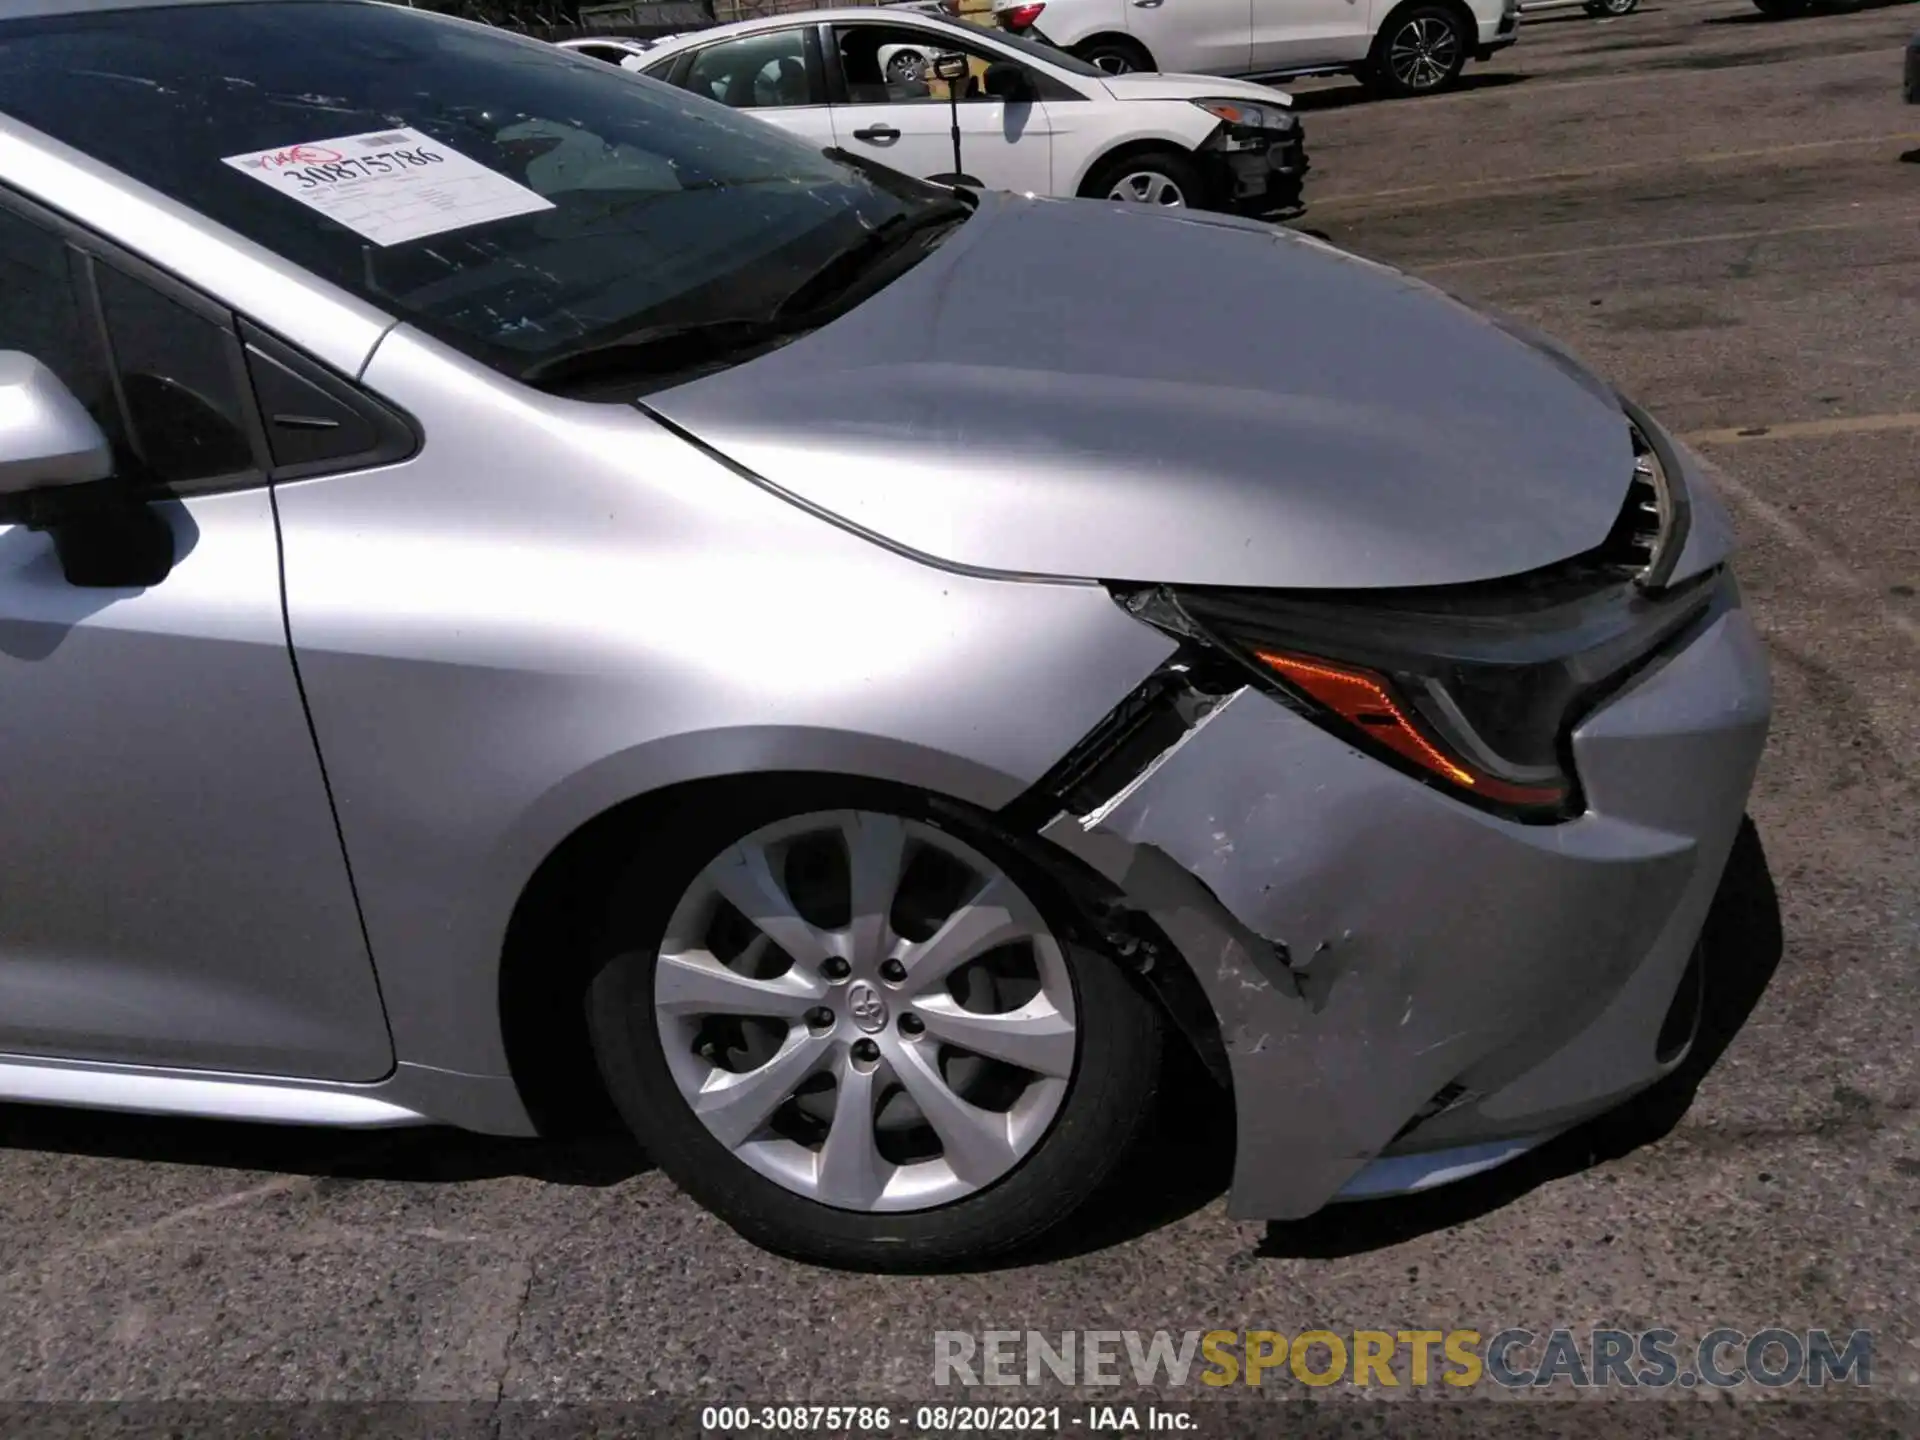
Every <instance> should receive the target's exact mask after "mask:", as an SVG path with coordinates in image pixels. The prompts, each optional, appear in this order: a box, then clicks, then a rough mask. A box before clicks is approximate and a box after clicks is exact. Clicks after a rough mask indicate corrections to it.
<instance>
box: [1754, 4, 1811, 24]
mask: <svg viewBox="0 0 1920 1440" xmlns="http://www.w3.org/2000/svg"><path fill="white" fill-rule="evenodd" d="M1753 8H1754V9H1756V10H1758V11H1759V12H1760V13H1761V14H1762V15H1765V16H1766V17H1767V18H1768V19H1769V20H1790V19H1792V18H1793V17H1794V16H1796V15H1804V14H1806V13H1807V11H1809V10H1810V9H1812V8H1813V7H1812V6H1811V5H1809V4H1807V0H1753Z"/></svg>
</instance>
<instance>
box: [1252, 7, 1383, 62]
mask: <svg viewBox="0 0 1920 1440" xmlns="http://www.w3.org/2000/svg"><path fill="white" fill-rule="evenodd" d="M1372 41H1373V29H1372V18H1371V10H1370V7H1369V0H1253V69H1254V71H1255V72H1256V73H1259V72H1263V71H1272V70H1287V69H1292V68H1294V67H1297V66H1307V65H1343V64H1347V63H1349V62H1351V61H1355V60H1362V59H1365V58H1366V54H1367V47H1368V46H1369V45H1370V44H1371V43H1372Z"/></svg>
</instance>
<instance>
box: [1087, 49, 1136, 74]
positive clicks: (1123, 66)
mask: <svg viewBox="0 0 1920 1440" xmlns="http://www.w3.org/2000/svg"><path fill="white" fill-rule="evenodd" d="M1090 63H1091V64H1092V65H1093V68H1094V69H1096V70H1098V71H1099V72H1100V73H1101V74H1103V75H1131V74H1133V61H1132V60H1130V59H1128V58H1127V57H1126V56H1125V55H1122V54H1121V53H1119V52H1118V51H1117V50H1102V51H1101V52H1100V53H1099V54H1098V55H1095V56H1094V57H1093V60H1092V61H1091V62H1090Z"/></svg>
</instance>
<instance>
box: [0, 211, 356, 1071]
mask: <svg viewBox="0 0 1920 1440" xmlns="http://www.w3.org/2000/svg"><path fill="white" fill-rule="evenodd" d="M104 248H105V247H99V246H95V245H94V244H93V243H92V242H91V241H89V240H87V239H86V238H85V237H77V236H74V235H73V234H71V233H70V232H69V231H67V230H66V229H65V228H64V227H62V226H60V225H59V224H58V223H57V222H55V221H54V220H52V218H51V217H49V216H48V215H46V214H44V213H43V212H40V211H38V210H37V209H35V208H34V207H32V206H30V205H27V204H25V203H24V202H15V201H13V200H10V199H9V198H7V196H6V194H5V192H0V350H18V351H24V352H26V353H27V354H29V355H32V356H33V357H34V358H35V359H37V360H39V361H40V362H41V364H43V365H45V366H46V367H47V368H49V369H50V370H52V371H53V372H54V373H55V374H56V375H58V376H59V377H60V379H61V380H63V381H64V382H65V383H66V385H67V387H68V388H69V389H70V390H72V391H73V392H74V393H75V394H76V395H77V396H79V397H80V399H81V400H82V401H83V403H85V404H86V405H87V406H88V408H89V409H90V410H91V411H92V412H93V414H94V417H95V418H96V419H97V420H98V421H99V422H100V424H101V428H102V429H103V430H105V431H106V432H107V434H108V436H109V437H110V438H111V439H112V440H113V441H114V442H115V447H114V448H115V453H116V462H117V464H118V466H119V469H120V474H119V475H118V476H117V477H116V478H117V479H120V480H122V481H124V482H125V483H128V484H140V485H142V486H143V487H144V486H152V487H154V489H155V493H165V494H172V495H173V496H175V497H176V498H173V499H170V500H163V501H161V502H159V503H158V504H157V505H156V509H157V510H158V512H159V513H160V514H162V515H163V516H164V517H165V519H166V521H167V523H168V524H169V525H170V526H171V528H172V531H173V536H174V554H175V557H176V558H175V564H174V568H173V570H172V572H171V573H170V574H168V575H167V576H166V578H165V579H163V580H161V581H160V582H159V583H157V584H153V585H150V586H147V587H144V588H141V587H136V586H132V585H128V586H122V587H119V588H82V587H79V586H76V585H73V584H70V583H69V582H68V580H67V578H66V574H65V571H64V570H63V567H62V565H61V562H60V559H59V557H58V555H57V554H56V553H55V550H54V546H53V543H52V541H51V539H50V538H49V537H48V536H47V535H46V534H44V533H41V532H38V531H33V530H29V529H27V528H26V527H25V526H23V525H11V526H9V525H6V524H4V523H0V1053H7V1054H13V1055H27V1056H39V1057H62V1058H67V1059H76V1060H88V1061H106V1062H120V1063H128V1064H138V1065H152V1066H171V1067H181V1068H189V1069H203V1070H220V1071H229V1072H250V1073H256V1074H276V1075H288V1076H301V1077H310V1078H316V1079H331V1080H374V1079H378V1078H379V1077H380V1076H382V1075H383V1074H385V1073H386V1072H387V1071H388V1070H389V1069H390V1068H391V1065H392V1060H393V1054H392V1048H391V1045H390V1043H389V1041H388V1036H387V1028H386V1018H385V1015H384V1012H383V1010H382V1007H381V1003H380V996H379V991H378V987H377V985H376V984H375V981H374V975H373V968H372V964H371V961H370V959H369V957H368V955H367V950H366V944H365V940H364V937H363V935H362V933H361V929H360V921H359V914H358V911H357V908H356V906H355V903H354V897H353V890H352V886H351V884H350V883H349V880H348V875H347V868H346V862H345V859H344V858H343V856H342V853H341V848H340V840H339V834H338V831H337V829H336V827H335V825H334V819H333V813H332V809H331V807H330V805H329V803H328V798H327V791H326V786H325V783H324V781H323V779H322V775H321V771H320V764H319V760H318V758H317V755H316V752H315V748H314V743H313V738H312V734H311V732H310V730H309V729H308V725H307V716H306V710H305V707H304V705H303V704H302V702H301V697H300V691H299V684H298V681H297V679H296V676H295V674H294V669H293V663H292V657H291V654H290V651H289V648H288V643H287V631H286V620H285V614H284V610H283V607H282V604H281V586H280V550H279V543H278V536H277V532H276V526H275V519H274V509H273V498H272V495H271V493H270V492H269V490H268V488H267V486H266V484H265V474H264V456H263V453H262V446H263V441H262V440H261V439H260V438H258V437H259V436H260V434H261V432H260V429H259V425H258V422H257V419H256V418H255V414H254V411H253V408H252V407H253V398H252V395H251V393H250V389H249V385H248V381H247V379H246V376H245V371H244V369H243V368H242V361H241V353H242V352H241V351H240V349H239V346H238V341H237V339H236V332H235V328H234V321H233V318H232V317H231V316H228V315H225V314H223V313H222V312H219V311H218V310H216V309H214V308H212V307H209V306H206V305H205V304H204V302H201V301H200V300H199V299H198V297H194V296H191V295H187V294H185V293H184V292H181V291H179V290H178V289H176V288H175V287H173V286H172V285H171V284H169V283H168V282H167V281H166V280H165V277H161V276H157V275H154V274H151V273H150V272H147V271H145V270H144V269H143V268H142V267H140V266H138V265H137V264H136V263H135V262H132V261H130V260H126V259H124V257H118V256H109V255H107V254H105V253H102V252H103V251H104Z"/></svg>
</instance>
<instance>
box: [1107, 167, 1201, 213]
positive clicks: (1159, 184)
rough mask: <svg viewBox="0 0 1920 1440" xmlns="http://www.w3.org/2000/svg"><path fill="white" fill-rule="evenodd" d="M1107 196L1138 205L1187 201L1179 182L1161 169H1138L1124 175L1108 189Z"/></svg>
mask: <svg viewBox="0 0 1920 1440" xmlns="http://www.w3.org/2000/svg"><path fill="white" fill-rule="evenodd" d="M1107 198H1108V199H1109V200H1126V201H1129V202H1131V203H1133V204H1138V205H1167V206H1179V205H1185V204H1186V203H1187V197H1186V195H1185V194H1184V193H1183V192H1182V191H1181V189H1180V186H1179V183H1178V182H1177V181H1175V180H1174V178H1173V177H1172V176H1171V175H1167V174H1165V173H1163V172H1161V171H1159V170H1136V171H1134V172H1133V173H1132V174H1130V175H1122V176H1121V177H1120V178H1119V179H1118V180H1116V181H1114V182H1113V188H1112V189H1110V190H1108V191H1107Z"/></svg>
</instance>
